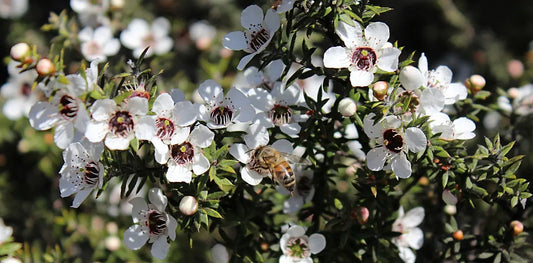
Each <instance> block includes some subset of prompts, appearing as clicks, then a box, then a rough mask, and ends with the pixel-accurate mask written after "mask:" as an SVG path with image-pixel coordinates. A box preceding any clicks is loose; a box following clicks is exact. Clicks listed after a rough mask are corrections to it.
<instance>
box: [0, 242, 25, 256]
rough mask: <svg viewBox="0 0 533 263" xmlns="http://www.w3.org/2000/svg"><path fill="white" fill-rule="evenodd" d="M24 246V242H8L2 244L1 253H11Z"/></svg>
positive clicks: (0, 246)
mask: <svg viewBox="0 0 533 263" xmlns="http://www.w3.org/2000/svg"><path fill="white" fill-rule="evenodd" d="M20 248H22V244H20V243H7V244H1V245H0V255H11V254H13V253H14V252H15V251H17V250H19V249H20Z"/></svg>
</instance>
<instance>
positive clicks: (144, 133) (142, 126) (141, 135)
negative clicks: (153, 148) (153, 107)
mask: <svg viewBox="0 0 533 263" xmlns="http://www.w3.org/2000/svg"><path fill="white" fill-rule="evenodd" d="M155 134H156V127H155V121H154V118H152V116H143V117H142V118H140V119H139V120H138V121H137V123H135V137H137V139H139V140H147V141H149V140H151V139H152V138H153V137H154V136H155Z"/></svg>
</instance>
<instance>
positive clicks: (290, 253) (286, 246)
mask: <svg viewBox="0 0 533 263" xmlns="http://www.w3.org/2000/svg"><path fill="white" fill-rule="evenodd" d="M279 245H280V248H281V251H282V252H283V255H282V256H281V257H280V258H279V262H280V263H312V262H313V259H312V258H311V255H312V254H318V253H320V252H321V251H322V250H323V249H324V248H325V247H326V238H325V237H324V235H322V234H317V233H315V234H312V235H310V236H307V235H306V234H305V229H304V228H303V227H301V226H298V225H294V226H291V227H290V228H289V230H287V233H285V234H283V236H281V239H280V240H279Z"/></svg>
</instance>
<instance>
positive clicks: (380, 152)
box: [366, 147, 387, 171]
mask: <svg viewBox="0 0 533 263" xmlns="http://www.w3.org/2000/svg"><path fill="white" fill-rule="evenodd" d="M386 160H387V150H386V149H385V147H377V148H374V149H372V150H370V151H369V152H368V153H367V154H366V166H367V167H368V169H370V170H372V171H380V170H383V166H384V165H385V161H386Z"/></svg>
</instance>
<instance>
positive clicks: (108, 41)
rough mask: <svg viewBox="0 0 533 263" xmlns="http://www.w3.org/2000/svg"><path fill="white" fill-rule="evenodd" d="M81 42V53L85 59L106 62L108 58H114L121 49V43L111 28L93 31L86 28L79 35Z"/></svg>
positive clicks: (99, 28) (105, 27) (104, 27)
mask: <svg viewBox="0 0 533 263" xmlns="http://www.w3.org/2000/svg"><path fill="white" fill-rule="evenodd" d="M78 38H79V39H80V42H81V53H82V54H83V56H84V57H85V59H87V60H89V61H92V60H96V61H98V62H104V61H106V60H107V57H110V56H114V55H115V54H117V52H118V50H119V49H120V42H119V41H118V39H116V38H114V37H113V32H112V31H111V28H109V27H107V26H101V27H98V28H96V29H94V30H93V28H91V27H85V28H84V29H82V30H81V31H80V32H79V33H78Z"/></svg>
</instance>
